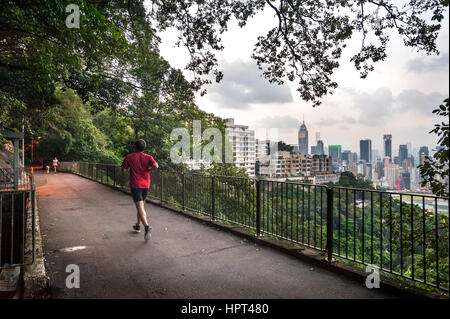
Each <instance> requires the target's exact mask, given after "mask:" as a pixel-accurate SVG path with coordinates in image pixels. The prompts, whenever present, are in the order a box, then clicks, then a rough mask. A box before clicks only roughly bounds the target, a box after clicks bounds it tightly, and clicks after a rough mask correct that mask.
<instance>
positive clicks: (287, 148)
mask: <svg viewBox="0 0 450 319" xmlns="http://www.w3.org/2000/svg"><path fill="white" fill-rule="evenodd" d="M293 149H294V147H293V146H291V145H288V144H286V143H285V142H283V141H279V142H278V150H279V151H287V152H292V150H293Z"/></svg>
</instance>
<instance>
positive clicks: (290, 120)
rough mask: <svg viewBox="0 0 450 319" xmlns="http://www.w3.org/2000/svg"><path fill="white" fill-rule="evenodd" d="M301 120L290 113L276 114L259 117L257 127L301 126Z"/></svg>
mask: <svg viewBox="0 0 450 319" xmlns="http://www.w3.org/2000/svg"><path fill="white" fill-rule="evenodd" d="M300 124H301V123H300V121H299V120H298V119H296V118H295V117H292V116H290V115H275V116H268V117H264V118H262V119H258V121H257V122H255V127H258V128H271V127H273V128H289V129H290V128H297V129H298V128H299V127H300Z"/></svg>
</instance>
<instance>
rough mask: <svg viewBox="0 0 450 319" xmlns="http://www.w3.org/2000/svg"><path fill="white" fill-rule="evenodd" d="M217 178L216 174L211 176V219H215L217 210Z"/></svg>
mask: <svg viewBox="0 0 450 319" xmlns="http://www.w3.org/2000/svg"><path fill="white" fill-rule="evenodd" d="M214 184H215V178H214V175H213V176H212V178H211V196H212V197H211V219H212V220H215V218H216V216H215V212H216V188H215V186H214Z"/></svg>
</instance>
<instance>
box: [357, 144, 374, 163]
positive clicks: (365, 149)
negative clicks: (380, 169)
mask: <svg viewBox="0 0 450 319" xmlns="http://www.w3.org/2000/svg"><path fill="white" fill-rule="evenodd" d="M359 159H360V160H362V161H365V162H366V163H372V140H370V139H366V140H360V141H359Z"/></svg>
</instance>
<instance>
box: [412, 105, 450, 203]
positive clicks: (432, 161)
mask: <svg viewBox="0 0 450 319" xmlns="http://www.w3.org/2000/svg"><path fill="white" fill-rule="evenodd" d="M433 113H434V114H437V115H438V116H442V117H444V119H443V120H444V121H443V122H441V123H440V124H435V127H434V129H432V130H431V131H430V132H429V133H434V134H436V135H437V136H438V137H439V141H438V144H439V146H440V148H439V150H438V151H437V152H436V153H435V154H434V155H433V157H430V156H426V157H425V161H424V163H423V164H422V165H420V166H419V168H420V175H421V176H422V179H423V181H422V186H428V185H429V186H430V187H431V190H432V192H433V194H435V195H437V196H443V197H448V196H449V188H448V187H449V186H448V183H449V181H448V178H449V160H448V156H449V155H448V152H449V137H448V132H449V124H448V116H449V99H448V98H446V99H445V100H444V103H443V104H441V105H440V106H439V108H438V109H435V110H433Z"/></svg>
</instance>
